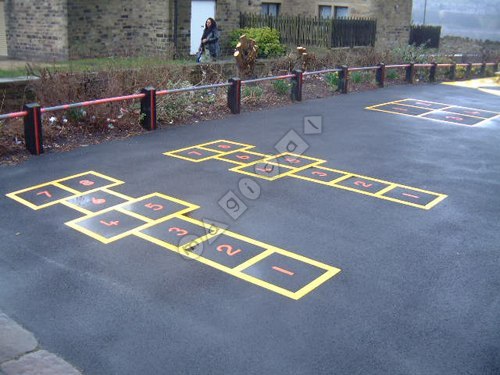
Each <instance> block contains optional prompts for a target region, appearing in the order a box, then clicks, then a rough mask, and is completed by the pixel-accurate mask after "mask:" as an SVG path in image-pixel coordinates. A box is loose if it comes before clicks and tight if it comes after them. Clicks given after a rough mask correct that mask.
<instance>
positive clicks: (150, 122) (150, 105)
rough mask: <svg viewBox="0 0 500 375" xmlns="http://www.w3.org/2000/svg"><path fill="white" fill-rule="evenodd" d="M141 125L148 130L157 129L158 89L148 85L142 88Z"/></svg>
mask: <svg viewBox="0 0 500 375" xmlns="http://www.w3.org/2000/svg"><path fill="white" fill-rule="evenodd" d="M141 93H143V94H144V95H145V96H144V98H142V99H141V119H140V123H141V126H142V127H143V128H144V129H146V130H156V128H157V124H156V89H155V88H154V87H151V86H148V87H145V88H143V89H142V90H141Z"/></svg>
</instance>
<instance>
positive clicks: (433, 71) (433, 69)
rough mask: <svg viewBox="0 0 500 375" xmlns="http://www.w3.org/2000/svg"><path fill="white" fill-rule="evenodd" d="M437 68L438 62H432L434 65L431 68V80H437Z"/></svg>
mask: <svg viewBox="0 0 500 375" xmlns="http://www.w3.org/2000/svg"><path fill="white" fill-rule="evenodd" d="M436 70H437V63H432V66H431V68H430V69H429V82H436Z"/></svg>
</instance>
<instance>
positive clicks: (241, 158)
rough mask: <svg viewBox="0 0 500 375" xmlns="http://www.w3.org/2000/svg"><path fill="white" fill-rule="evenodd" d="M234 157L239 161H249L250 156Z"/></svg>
mask: <svg viewBox="0 0 500 375" xmlns="http://www.w3.org/2000/svg"><path fill="white" fill-rule="evenodd" d="M236 157H237V158H238V159H240V160H248V159H250V156H248V155H236Z"/></svg>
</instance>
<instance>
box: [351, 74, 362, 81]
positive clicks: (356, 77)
mask: <svg viewBox="0 0 500 375" xmlns="http://www.w3.org/2000/svg"><path fill="white" fill-rule="evenodd" d="M351 81H352V83H361V81H363V75H362V74H361V72H353V73H352V74H351Z"/></svg>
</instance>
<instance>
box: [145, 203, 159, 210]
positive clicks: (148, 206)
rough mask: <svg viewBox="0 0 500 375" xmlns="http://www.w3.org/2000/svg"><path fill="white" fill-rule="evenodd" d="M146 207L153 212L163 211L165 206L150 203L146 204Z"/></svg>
mask: <svg viewBox="0 0 500 375" xmlns="http://www.w3.org/2000/svg"><path fill="white" fill-rule="evenodd" d="M144 207H147V208H151V209H152V210H153V211H160V210H163V206H162V205H161V204H154V203H148V204H145V205H144Z"/></svg>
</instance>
